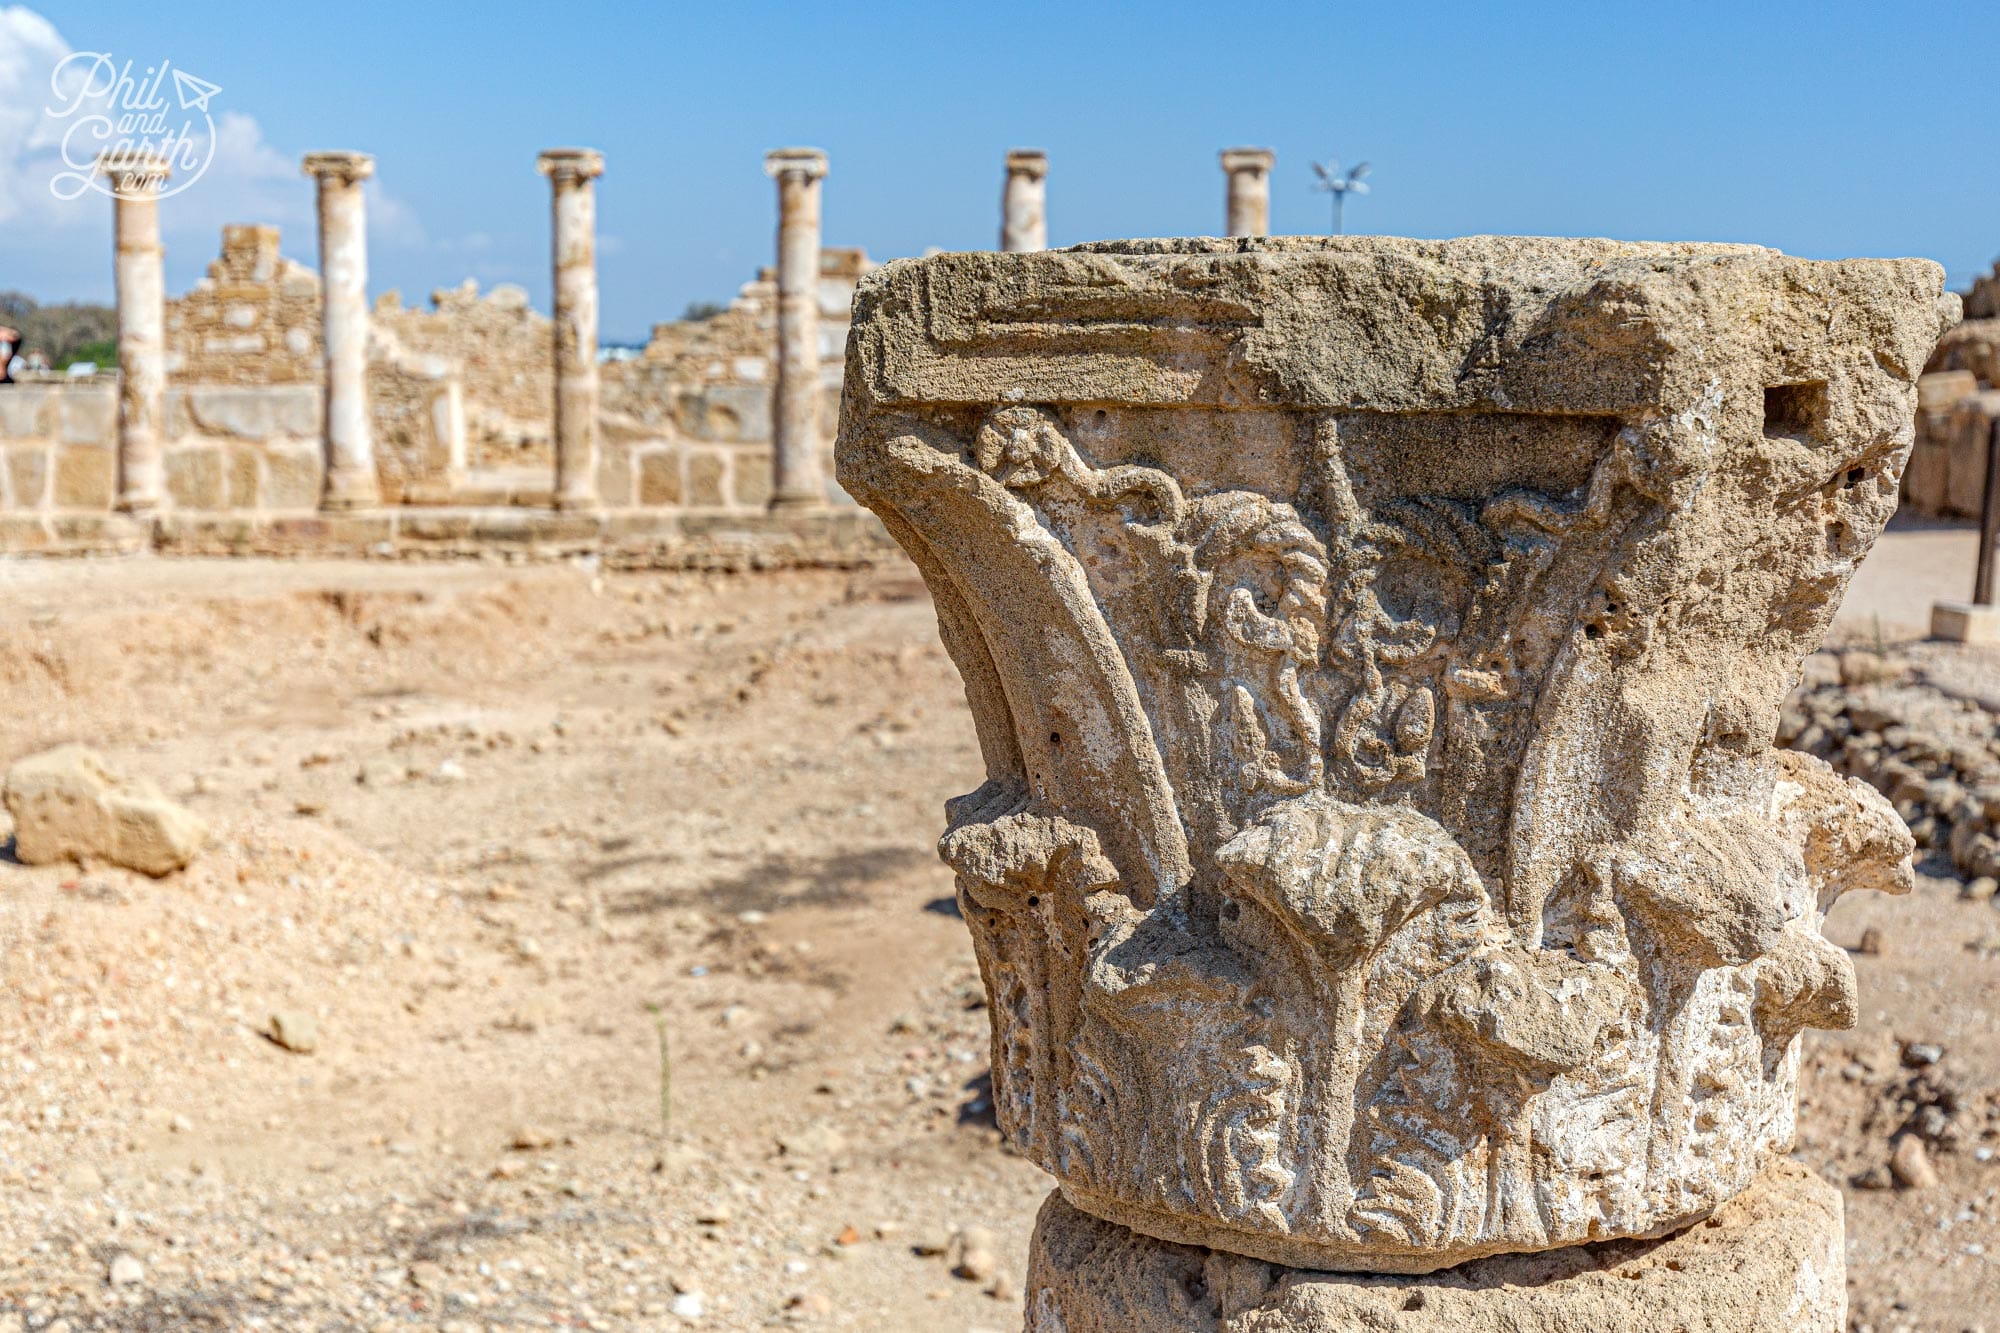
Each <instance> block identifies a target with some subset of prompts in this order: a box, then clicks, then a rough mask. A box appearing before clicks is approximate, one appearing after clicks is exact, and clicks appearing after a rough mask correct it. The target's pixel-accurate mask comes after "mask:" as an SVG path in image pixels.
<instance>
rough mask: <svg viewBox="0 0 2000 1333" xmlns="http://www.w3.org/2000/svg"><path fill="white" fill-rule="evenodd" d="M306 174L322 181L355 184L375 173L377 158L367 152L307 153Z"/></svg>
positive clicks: (304, 164)
mask: <svg viewBox="0 0 2000 1333" xmlns="http://www.w3.org/2000/svg"><path fill="white" fill-rule="evenodd" d="M301 165H302V166H303V167H304V170H305V174H306V175H308V176H311V177H313V178H314V179H315V180H318V181H320V182H322V183H331V184H339V185H353V184H355V183H356V182H358V181H365V180H367V179H368V178H369V177H370V176H373V175H374V174H375V159H374V158H373V157H371V156H370V155H368V154H367V153H350V152H323V153H307V154H306V156H305V161H304V162H303V163H302V164H301Z"/></svg>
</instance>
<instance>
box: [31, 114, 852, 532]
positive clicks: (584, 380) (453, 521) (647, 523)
mask: <svg viewBox="0 0 2000 1333" xmlns="http://www.w3.org/2000/svg"><path fill="white" fill-rule="evenodd" d="M303 165H304V170H305V174H306V176H307V177H309V178H311V179H312V180H313V181H314V182H315V186H316V188H317V191H318V211H319V242H320V270H319V272H317V273H315V272H314V271H313V270H311V269H308V268H306V267H304V266H303V265H300V264H297V263H293V262H292V261H290V260H287V259H285V258H283V257H282V255H281V254H280V253H279V239H280V238H279V235H278V232H277V229H275V228H272V227H261V226H232V227H228V228H225V229H224V233H223V245H222V254H221V256H220V258H218V259H217V260H216V261H215V262H214V263H212V264H211V265H209V271H208V276H207V277H206V278H204V279H203V280H202V281H201V282H199V283H197V284H196V286H195V288H194V289H193V290H191V291H189V292H188V293H186V294H184V295H183V296H180V297H177V298H174V299H171V300H169V299H168V298H167V297H166V295H165V291H164V279H163V276H162V266H161V247H160V241H159V216H158V209H159V194H160V189H161V185H162V183H163V182H164V181H165V180H166V177H167V164H166V163H164V162H159V161H154V160H152V159H133V160H126V159H124V158H115V159H114V158H106V159H105V161H104V162H103V163H102V164H101V170H102V171H103V173H104V174H105V175H106V176H107V177H109V178H111V179H112V180H113V181H114V184H115V187H116V188H115V190H114V202H113V213H114V217H115V220H116V231H117V236H118V246H117V254H118V270H117V271H118V301H119V328H120V360H121V363H122V369H121V372H120V373H119V374H118V375H117V376H116V377H115V378H114V377H112V376H104V377H101V378H99V379H97V380H94V381H83V382H64V381H45V382H41V383H29V384H22V385H18V386H10V388H9V390H8V391H7V392H6V393H5V394H4V395H0V551H33V550H61V551H119V550H136V549H144V548H145V547H147V546H149V545H150V546H154V547H156V548H158V549H164V550H181V551H218V552H221V551H233V550H274V551H320V550H324V551H364V550H365V551H371V552H377V551H384V550H390V551H393V550H407V551H421V550H426V549H430V550H460V551H469V550H475V549H480V548H481V547H482V546H483V545H484V544H486V543H491V542H514V543H520V544H526V545H532V546H534V547H536V548H537V549H545V550H557V551H560V550H565V549H585V548H602V547H605V546H607V545H622V546H624V547H628V548H630V549H631V550H633V551H635V552H638V553H640V554H642V555H643V554H644V553H645V552H646V551H649V550H652V549H655V548H657V547H659V546H661V545H662V544H663V543H664V544H667V545H672V544H673V543H676V542H681V541H684V540H688V539H694V540H697V541H698V540H699V539H700V536H701V534H703V533H705V532H711V531H712V532H719V533H723V534H725V535H728V534H734V535H735V536H741V535H742V534H741V533H740V532H738V530H739V529H744V528H746V527H749V526H753V525H749V524H746V523H745V522H744V519H745V518H747V517H749V516H752V515H762V514H763V513H764V511H765V510H767V509H773V508H775V509H784V510H791V511H800V514H801V516H800V518H798V519H797V520H792V519H783V520H778V521H774V522H773V523H770V524H766V525H763V526H762V527H761V528H759V529H758V530H759V531H764V532H768V533H770V534H772V535H775V536H777V537H778V538H780V539H781V540H789V541H792V542H793V543H794V544H797V543H801V542H803V543H805V544H806V545H807V546H809V547H810V548H811V549H812V550H814V551H817V552H819V553H820V554H821V555H827V556H832V557H834V558H839V557H840V556H841V553H842V552H846V551H848V550H850V549H855V550H858V549H863V548H867V549H873V548H876V547H878V546H879V545H880V544H881V543H882V539H881V537H880V534H879V530H878V529H876V528H875V526H874V524H873V522H872V520H870V519H868V517H867V516H866V515H865V514H863V513H862V512H861V511H859V510H858V509H856V508H855V507H854V506H853V505H852V504H851V502H849V501H848V500H847V498H846V496H845V495H844V494H842V493H841V492H840V491H839V489H838V488H837V487H835V486H833V485H831V483H830V480H829V478H830V467H829V464H830V461H831V456H832V445H833V436H832V426H833V421H834V417H835V405H836V404H837V403H838V401H839V395H840V378H841V367H842V365H843V360H844V345H845V338H846V331H847V311H848V306H849V304H850V302H851V300H852V297H853V292H854V286H855V283H856V282H857V281H858V280H859V278H860V276H861V274H862V273H864V272H866V271H867V270H868V268H869V267H870V265H869V262H868V260H867V257H866V256H865V254H863V253H862V252H860V251H859V250H855V249H844V248H831V249H823V248H822V246H821V241H820V223H819V202H818V200H819V180H820V178H821V177H822V176H823V175H824V174H825V156H824V154H821V153H819V152H818V151H817V150H814V149H799V150H784V151H781V152H779V153H775V154H773V155H771V160H770V164H769V165H770V166H771V170H772V172H773V174H774V175H775V176H776V177H777V178H778V185H779V201H780V214H779V217H780V226H779V233H780V234H779V247H778V248H779V254H778V263H777V264H776V266H775V267H774V268H773V269H770V270H766V271H765V272H764V273H762V274H760V275H759V276H758V277H757V278H756V279H755V280H754V281H752V282H750V283H748V284H746V285H745V286H744V287H743V289H742V291H741V292H740V293H739V295H738V297H737V299H736V301H735V302H733V303H732V304H731V306H730V307H729V308H728V309H727V310H726V311H724V312H722V313H721V314H718V315H714V316H712V317H709V318H703V319H696V320H687V321H675V322H671V323H665V324H660V325H656V326H655V328H654V331H653V332H654V337H653V340H652V342H651V343H650V344H649V345H648V346H647V347H646V348H645V350H644V352H643V354H642V355H640V356H638V357H635V358H632V359H629V360H621V361H615V362H611V363H608V364H604V365H600V363H599V359H598V343H597V270H596V253H595V251H596V235H595V232H596V224H595V188H594V181H595V180H596V179H597V177H598V176H600V175H601V174H602V172H603V170H604V162H603V158H602V156H601V155H600V154H598V153H596V152H595V151H593V150H590V149H576V148H566V149H551V150H548V151H546V152H544V153H543V154H541V155H540V157H539V158H538V159H537V167H538V169H539V170H540V171H541V173H542V174H543V175H545V176H547V177H548V178H549V181H550V187H551V261H552V272H553V277H554V282H553V287H554V292H555V303H554V304H555V309H554V312H553V316H552V317H550V318H545V317H543V316H541V315H539V314H537V313H536V312H535V311H533V310H532V309H531V308H530V307H529V304H528V299H527V294H526V293H525V292H524V291H522V290H521V289H519V288H517V287H510V286H501V287H497V288H495V289H493V290H492V291H491V292H488V293H486V294H484V295H483V296H482V295H481V294H480V293H479V291H478V289H477V288H476V286H474V285H472V284H470V283H468V284H465V285H464V286H462V287H460V288H456V289H441V290H439V291H436V292H434V293H432V298H431V308H430V309H406V308H405V307H404V306H403V304H402V301H401V298H400V296H399V295H398V294H397V293H395V292H387V293H383V294H382V295H381V297H380V298H379V299H377V300H376V301H375V302H374V303H373V305H372V307H371V305H370V303H369V301H368V298H367V246H366V233H365V219H364V208H365V204H364V195H363V182H364V181H366V180H367V179H369V178H370V177H371V176H372V175H373V174H374V170H375V163H374V160H373V159H372V158H371V157H369V156H368V155H366V154H363V153H353V152H325V153H314V154H311V155H309V156H308V157H307V158H306V159H305V161H304V164H303ZM538 511H539V512H538ZM121 515H126V516H130V517H129V518H127V517H121ZM725 524H726V525H725Z"/></svg>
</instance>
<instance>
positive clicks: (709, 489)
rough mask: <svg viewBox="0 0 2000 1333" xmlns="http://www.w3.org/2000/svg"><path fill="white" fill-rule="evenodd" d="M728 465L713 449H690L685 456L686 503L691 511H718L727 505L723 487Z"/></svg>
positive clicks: (725, 492)
mask: <svg viewBox="0 0 2000 1333" xmlns="http://www.w3.org/2000/svg"><path fill="white" fill-rule="evenodd" d="M728 473H729V464H728V461H727V460H726V459H724V458H723V456H722V455H721V453H719V452H718V451H716V450H713V449H699V450H695V449H691V450H689V451H688V455H687V503H688V507H689V508H691V509H720V508H722V507H723V506H724V505H726V504H728V503H729V496H728V492H727V491H726V489H725V487H726V485H727V481H728Z"/></svg>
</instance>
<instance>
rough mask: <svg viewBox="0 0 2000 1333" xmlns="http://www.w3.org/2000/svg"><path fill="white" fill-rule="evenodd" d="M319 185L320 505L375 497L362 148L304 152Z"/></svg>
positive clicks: (362, 505)
mask: <svg viewBox="0 0 2000 1333" xmlns="http://www.w3.org/2000/svg"><path fill="white" fill-rule="evenodd" d="M304 165H305V173H306V175H308V176H311V177H312V178H313V179H314V180H315V181H317V182H318V183H319V272H320V306H321V327H322V329H323V331H324V342H325V347H326V415H325V422H326V443H325V450H326V452H325V461H326V472H325V478H324V481H323V483H322V485H321V488H320V502H319V504H320V508H321V509H366V508H369V507H371V506H373V505H376V504H379V503H380V502H381V490H380V486H379V484H378V482H377V480H376V476H375V446H374V441H373V438H372V433H371V429H370V426H371V423H370V421H369V416H368V228H367V220H366V214H365V211H364V209H363V206H362V196H361V182H363V181H365V180H367V179H368V178H369V177H370V176H372V175H374V174H375V159H374V158H372V157H370V156H369V155H368V154H366V153H342V152H334V153H307V154H306V158H305V164H304Z"/></svg>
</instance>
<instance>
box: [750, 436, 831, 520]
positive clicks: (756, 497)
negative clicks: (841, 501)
mask: <svg viewBox="0 0 2000 1333" xmlns="http://www.w3.org/2000/svg"><path fill="white" fill-rule="evenodd" d="M821 475H822V476H828V477H830V476H832V475H833V469H832V467H831V466H828V467H827V470H826V471H825V472H824V473H822V474H821ZM729 482H730V485H729V498H730V499H731V500H732V501H734V502H735V504H736V505H737V506H738V507H740V508H746V509H762V508H763V507H764V506H765V505H768V504H769V503H771V451H770V450H768V449H739V450H738V451H737V452H736V456H735V457H734V458H732V459H730V476H729Z"/></svg>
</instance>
